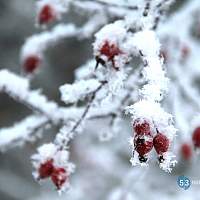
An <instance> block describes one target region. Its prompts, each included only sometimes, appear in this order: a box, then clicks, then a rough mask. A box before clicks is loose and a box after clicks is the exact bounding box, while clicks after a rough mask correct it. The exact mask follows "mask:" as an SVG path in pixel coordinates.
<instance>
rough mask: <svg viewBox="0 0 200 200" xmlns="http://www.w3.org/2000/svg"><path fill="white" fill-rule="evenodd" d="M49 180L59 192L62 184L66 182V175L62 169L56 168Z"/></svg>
mask: <svg viewBox="0 0 200 200" xmlns="http://www.w3.org/2000/svg"><path fill="white" fill-rule="evenodd" d="M51 180H52V181H53V183H54V184H55V186H56V187H57V189H58V190H60V189H61V187H62V186H63V184H64V183H65V182H66V181H67V180H68V174H67V172H66V170H65V169H64V168H56V169H54V171H53V173H52V175H51Z"/></svg>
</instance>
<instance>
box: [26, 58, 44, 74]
mask: <svg viewBox="0 0 200 200" xmlns="http://www.w3.org/2000/svg"><path fill="white" fill-rule="evenodd" d="M40 62H41V60H40V58H39V57H38V56H36V55H30V56H28V57H27V58H26V59H25V60H24V63H23V68H24V71H25V72H26V73H33V72H34V71H35V70H36V69H37V68H38V67H39V65H40Z"/></svg>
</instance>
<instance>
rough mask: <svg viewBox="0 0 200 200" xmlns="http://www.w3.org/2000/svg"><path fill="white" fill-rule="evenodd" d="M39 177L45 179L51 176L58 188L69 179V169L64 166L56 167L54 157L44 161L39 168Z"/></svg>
mask: <svg viewBox="0 0 200 200" xmlns="http://www.w3.org/2000/svg"><path fill="white" fill-rule="evenodd" d="M38 173H39V177H38V179H45V178H49V177H51V180H52V182H53V183H54V185H55V186H56V188H57V189H58V190H60V189H61V188H62V186H63V185H64V184H65V183H66V181H68V179H69V176H68V173H67V171H66V170H65V169H64V168H62V167H55V166H54V162H53V159H50V160H47V161H45V162H44V163H42V164H41V165H40V167H39V169H38Z"/></svg>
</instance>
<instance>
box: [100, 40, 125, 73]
mask: <svg viewBox="0 0 200 200" xmlns="http://www.w3.org/2000/svg"><path fill="white" fill-rule="evenodd" d="M100 53H101V55H105V56H106V57H107V58H108V61H111V62H112V65H113V67H114V68H115V61H114V57H115V56H118V55H120V54H122V51H121V50H120V49H119V48H118V46H116V45H115V44H110V43H109V42H108V41H105V43H104V44H103V46H102V47H101V49H100ZM116 69H117V68H116Z"/></svg>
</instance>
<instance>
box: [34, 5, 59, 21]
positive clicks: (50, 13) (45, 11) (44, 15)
mask: <svg viewBox="0 0 200 200" xmlns="http://www.w3.org/2000/svg"><path fill="white" fill-rule="evenodd" d="M55 18H56V16H55V11H54V9H53V8H52V7H51V6H50V5H45V6H44V7H43V8H42V9H41V11H40V13H39V19H38V20H39V23H40V24H48V23H50V22H52V21H53V20H55Z"/></svg>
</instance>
